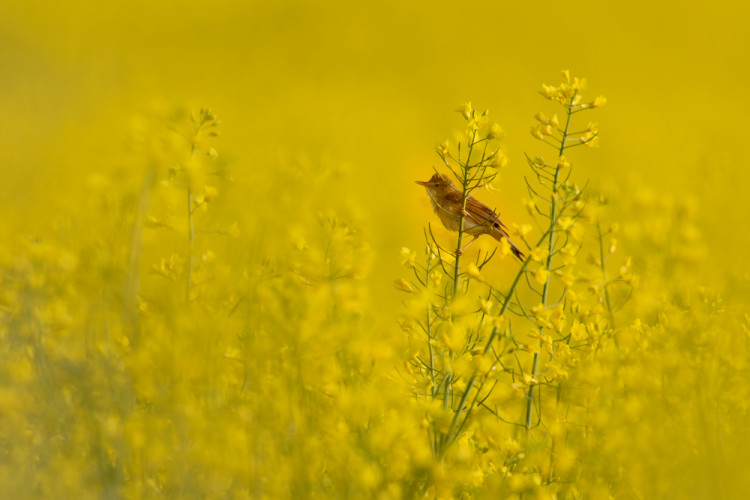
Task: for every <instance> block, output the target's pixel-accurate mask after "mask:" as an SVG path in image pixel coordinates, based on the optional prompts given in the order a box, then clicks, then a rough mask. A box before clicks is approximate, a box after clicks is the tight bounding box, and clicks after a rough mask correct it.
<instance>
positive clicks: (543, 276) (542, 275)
mask: <svg viewBox="0 0 750 500" xmlns="http://www.w3.org/2000/svg"><path fill="white" fill-rule="evenodd" d="M548 277H549V271H547V270H546V269H545V268H543V267H540V268H539V269H537V270H536V271H535V272H534V279H535V280H536V281H537V282H538V283H540V284H542V285H544V284H546V283H547V278H548Z"/></svg>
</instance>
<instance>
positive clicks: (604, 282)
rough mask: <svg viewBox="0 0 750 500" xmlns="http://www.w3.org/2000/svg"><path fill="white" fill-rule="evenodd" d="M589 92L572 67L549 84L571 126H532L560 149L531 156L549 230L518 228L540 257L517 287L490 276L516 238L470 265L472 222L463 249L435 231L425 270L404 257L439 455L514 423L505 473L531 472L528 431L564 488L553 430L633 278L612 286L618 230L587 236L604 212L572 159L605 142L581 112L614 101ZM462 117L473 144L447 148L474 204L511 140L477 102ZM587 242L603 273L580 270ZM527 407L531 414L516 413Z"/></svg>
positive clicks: (539, 217)
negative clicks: (484, 429)
mask: <svg viewBox="0 0 750 500" xmlns="http://www.w3.org/2000/svg"><path fill="white" fill-rule="evenodd" d="M584 88H585V81H584V80H582V79H579V78H571V76H570V74H569V72H567V71H564V72H563V82H562V83H561V84H560V85H558V86H549V85H544V86H543V87H542V90H541V94H542V95H543V96H544V97H545V98H546V99H548V100H551V101H553V102H557V103H559V104H560V106H561V107H562V114H560V116H561V117H562V118H560V116H558V114H553V115H552V116H551V117H549V118H548V117H547V116H546V115H544V114H542V113H538V114H537V115H536V117H535V118H536V120H537V122H538V123H537V124H536V125H535V126H534V127H532V129H531V133H532V135H533V136H534V137H536V138H537V139H539V140H540V141H542V142H543V143H545V144H546V145H548V146H550V147H551V148H553V150H554V160H553V161H551V162H548V161H547V160H545V159H544V158H543V157H542V156H539V157H533V158H532V157H530V156H527V157H526V160H527V163H528V166H529V167H530V169H531V175H528V176H526V177H525V182H526V187H527V189H528V192H529V197H530V199H529V200H528V201H526V202H525V204H526V208H527V209H528V212H529V214H530V215H532V216H533V217H534V219H535V221H536V225H537V227H538V228H539V234H538V236H536V237H533V236H532V226H530V225H525V224H521V225H519V224H512V225H511V233H512V234H513V238H514V239H517V240H518V241H520V242H523V244H524V245H525V246H526V248H527V249H528V258H526V259H525V260H523V261H522V263H521V264H520V268H519V270H518V272H517V273H516V275H515V277H514V278H513V279H512V280H511V282H510V284H509V285H503V284H493V283H490V282H489V280H488V279H487V278H486V277H485V276H484V273H483V272H482V270H483V268H484V267H485V266H486V265H487V264H488V263H489V261H490V260H491V259H492V257H493V256H494V255H496V254H497V250H499V251H500V252H499V255H501V256H507V255H509V254H510V245H509V244H508V243H507V242H506V241H505V240H501V241H500V242H499V243H500V244H499V246H498V249H496V251H495V252H491V253H489V254H485V255H483V254H482V251H481V250H480V252H479V253H478V255H477V257H476V260H475V261H473V262H472V263H470V264H468V265H466V264H465V262H463V260H464V259H466V256H465V255H464V254H463V252H462V249H463V248H464V247H463V243H464V242H463V240H464V234H465V232H466V231H465V226H464V222H465V221H464V218H463V217H462V218H461V220H460V224H459V227H458V231H457V233H458V234H457V236H456V239H455V247H453V246H452V245H450V246H449V247H446V246H445V245H444V244H442V243H440V241H439V240H438V238H436V237H435V235H434V233H433V231H432V229H431V228H428V230H427V231H425V233H426V235H427V259H426V262H425V264H420V263H417V261H416V255H415V254H414V253H413V252H411V251H409V250H407V249H404V250H403V251H402V253H403V256H404V263H405V264H406V265H407V266H408V267H411V268H412V269H413V270H414V277H415V279H414V280H412V281H411V282H405V281H403V280H402V282H401V283H400V288H401V289H402V290H405V291H408V292H409V293H410V294H412V295H413V296H414V300H413V301H412V302H410V304H412V305H414V306H415V307H414V308H413V309H412V310H413V311H418V310H420V309H421V311H422V313H421V314H420V315H416V314H415V315H414V316H412V321H406V322H405V328H406V329H407V330H409V331H411V332H412V334H413V337H412V339H413V341H414V344H413V352H414V356H413V358H412V359H411V360H410V363H409V368H410V371H411V372H412V374H413V375H415V381H416V384H417V385H416V394H417V395H418V396H419V397H420V398H423V400H424V401H425V402H427V403H428V404H426V408H427V411H428V420H429V421H430V422H431V427H430V430H431V439H432V443H433V452H434V454H435V456H437V457H444V456H445V454H446V453H447V452H448V451H449V448H450V446H451V445H452V444H454V443H455V442H456V441H458V440H460V439H465V438H466V436H475V437H474V439H477V437H476V434H475V429H474V430H472V422H476V423H477V424H476V425H479V424H478V422H481V421H483V419H484V417H483V415H489V416H491V417H492V418H494V419H496V421H497V422H501V423H503V425H506V426H507V431H506V432H508V442H507V443H506V446H507V448H508V452H507V453H508V455H507V456H508V457H509V458H508V461H507V462H506V463H505V465H504V467H506V474H507V475H508V476H510V475H511V474H512V473H513V472H514V471H516V470H527V467H526V466H523V467H522V466H521V465H520V463H521V461H522V460H521V457H523V456H524V455H525V454H524V453H522V452H521V450H522V449H523V446H524V445H523V444H522V443H518V442H517V441H516V439H521V435H520V434H519V433H518V431H519V430H523V431H525V433H524V435H526V436H528V438H527V441H526V442H527V446H533V447H538V446H539V443H544V442H546V443H547V447H548V453H549V457H550V458H549V460H548V461H547V464H546V465H545V466H544V467H542V466H541V465H538V466H537V470H538V471H539V470H542V469H544V470H545V474H544V476H545V477H546V480H547V481H553V480H555V479H554V478H555V476H554V472H553V471H554V467H555V464H556V459H555V458H554V457H556V456H557V455H558V454H559V452H560V450H559V449H556V448H555V447H556V446H557V442H558V440H557V434H556V433H554V432H552V431H550V430H549V429H550V427H549V425H550V424H548V423H544V422H545V421H546V420H549V419H555V418H561V417H560V413H559V409H555V408H554V407H556V406H559V405H560V404H564V400H565V395H564V394H563V392H562V387H563V386H562V382H564V381H565V380H566V379H567V378H568V375H569V371H570V370H571V369H574V368H575V367H576V366H577V364H578V360H579V357H580V355H581V353H584V352H596V351H597V350H598V349H600V348H602V346H604V345H605V344H606V341H607V339H608V338H610V337H611V336H612V335H613V324H614V312H615V309H614V307H613V304H612V302H613V300H612V298H611V297H610V294H609V292H608V288H609V285H611V284H612V283H613V282H614V281H616V280H621V278H622V276H625V275H627V272H624V271H623V270H621V272H620V273H618V274H617V277H616V278H613V279H611V280H608V279H607V276H608V273H607V269H606V257H608V256H609V254H611V253H612V252H613V251H614V247H615V245H614V242H611V244H610V252H609V253H607V254H606V255H605V251H604V248H605V242H604V239H605V237H607V236H608V235H609V234H610V231H609V230H605V231H602V230H601V229H600V230H599V231H598V233H593V231H587V229H586V228H587V227H588V225H589V224H590V223H591V222H592V221H593V218H592V216H591V212H592V209H591V207H590V206H589V205H590V204H589V203H588V202H587V198H586V196H585V193H584V192H585V187H584V188H581V187H579V186H578V185H577V184H576V183H575V182H574V181H573V180H572V170H573V168H572V163H571V161H570V160H569V159H568V156H569V155H568V152H569V150H571V149H573V148H577V147H579V146H587V147H593V146H595V145H596V144H597V141H598V128H597V126H596V124H593V123H589V124H588V125H586V126H583V127H582V126H580V125H579V120H577V117H576V115H578V114H579V113H581V112H584V111H589V110H592V109H595V108H598V107H600V106H602V105H603V104H604V103H605V102H606V100H605V99H604V98H603V97H597V98H596V99H593V100H591V101H585V100H584V99H583V97H582V91H583V90H584ZM460 111H461V113H462V115H463V117H464V119H465V120H466V122H467V124H468V131H467V134H466V141H465V142H464V143H459V144H458V145H457V146H456V150H455V152H453V151H451V150H450V149H449V148H448V146H447V145H445V144H444V145H441V146H439V147H438V155H439V156H440V158H441V160H442V161H443V164H444V165H445V167H446V168H448V169H449V170H450V172H451V173H452V174H453V176H454V177H455V178H456V180H457V187H458V189H459V190H460V191H461V193H462V208H465V206H466V200H467V199H468V196H470V194H471V193H472V192H474V191H475V190H476V189H478V188H479V187H481V186H485V185H487V184H488V183H489V182H491V181H492V180H493V179H494V178H495V176H496V175H497V171H496V168H497V167H499V166H501V165H504V164H505V163H506V162H507V160H506V158H505V157H504V156H503V155H502V153H500V151H499V149H497V148H496V147H490V142H491V141H492V140H494V139H496V138H497V137H499V136H500V135H501V130H500V127H499V126H497V125H493V126H491V127H490V128H489V131H486V129H485V128H483V127H486V123H485V121H486V113H484V114H482V115H477V113H476V111H475V110H473V109H472V107H471V105H470V104H467V105H465V106H464V107H462V108H461V110H460ZM488 151H489V153H488ZM597 224H599V223H598V222H597ZM597 227H601V226H597ZM587 234H589V235H592V236H593V237H594V238H595V239H596V240H597V245H596V252H597V253H598V254H599V258H598V259H594V260H595V261H596V263H597V267H596V270H597V272H598V273H599V274H598V275H596V276H593V275H591V273H586V272H583V271H581V270H579V269H577V268H576V262H577V255H578V253H579V252H581V251H582V249H584V248H586V249H588V244H587V243H586V242H585V241H584V236H585V235H587ZM453 248H455V251H453V250H452V249H453ZM592 248H593V247H592ZM592 258H593V257H592ZM446 278H447V279H446ZM472 283H474V286H472ZM605 311H606V313H607V314H605ZM571 319H572V321H571ZM524 325H526V326H524ZM524 331H526V332H529V334H528V335H527V334H525V333H523V332H524ZM421 342H423V343H424V344H423V345H424V346H425V347H422V346H420V343H421ZM420 379H421V380H422V382H420ZM546 394H548V395H549V397H550V398H551V401H552V403H551V404H550V405H549V406H550V407H552V409H551V410H548V411H549V412H551V413H550V415H549V417H543V413H542V401H543V397H546V396H545V395H546ZM514 395H515V396H514ZM517 396H520V398H519V397H517ZM516 409H517V410H518V411H519V412H520V418H519V417H514V416H513V414H514V411H515V410H516ZM480 410H481V411H480ZM565 411H567V410H565ZM551 421H552V420H550V422H551ZM543 423H544V424H543ZM540 424H543V425H541V429H542V430H543V433H542V434H541V435H539V436H536V437H532V436H531V435H530V433H531V431H532V430H533V429H535V428H537V427H539V426H540ZM522 441H524V440H522Z"/></svg>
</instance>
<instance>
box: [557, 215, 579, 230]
mask: <svg viewBox="0 0 750 500" xmlns="http://www.w3.org/2000/svg"><path fill="white" fill-rule="evenodd" d="M574 222H575V221H574V220H573V219H572V218H571V217H560V218H559V219H557V224H556V227H557V229H560V230H561V231H565V230H567V229H568V228H570V227H571V226H572V225H573V224H574Z"/></svg>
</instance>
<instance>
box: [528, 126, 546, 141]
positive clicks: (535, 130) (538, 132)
mask: <svg viewBox="0 0 750 500" xmlns="http://www.w3.org/2000/svg"><path fill="white" fill-rule="evenodd" d="M531 135H532V136H533V137H535V138H536V139H539V140H540V141H541V140H544V134H543V133H542V126H541V125H537V126H536V127H531Z"/></svg>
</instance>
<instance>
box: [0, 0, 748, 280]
mask: <svg viewBox="0 0 750 500" xmlns="http://www.w3.org/2000/svg"><path fill="white" fill-rule="evenodd" d="M747 10H748V9H747V7H746V6H744V5H740V4H737V3H736V2H730V1H721V2H719V3H714V4H711V5H710V6H709V5H707V4H705V3H704V2H679V3H678V2H646V1H635V2H628V3H627V4H622V3H617V4H606V3H602V2H594V1H582V2H576V3H574V4H566V3H561V2H535V3H532V4H522V3H520V2H478V3H475V4H472V7H471V8H470V9H468V8H465V7H462V6H459V5H458V4H456V3H455V2H421V3H418V2H308V1H295V2H276V1H275V2H229V1H219V2H214V3H213V4H211V5H210V6H209V5H208V4H206V3H205V2H197V1H180V2H177V1H160V2H147V1H129V2H106V3H105V4H102V3H101V2H93V1H77V2H72V3H70V2H66V3H58V2H46V1H26V2H10V3H6V5H5V7H4V14H3V16H2V19H1V20H0V36H1V37H2V45H3V51H2V55H0V67H2V74H3V78H2V81H0V86H2V90H1V91H0V105H2V109H3V119H2V124H1V125H0V141H2V144H3V145H4V147H3V148H2V150H1V151H0V162H2V165H3V168H2V170H1V171H0V176H1V177H0V186H1V187H0V189H1V190H2V191H0V194H1V195H2V196H1V198H2V202H0V203H2V207H3V210H4V211H5V212H6V213H7V214H8V215H7V216H6V217H8V218H11V219H15V220H19V221H20V222H21V225H22V226H23V225H28V224H29V223H30V222H29V219H32V220H33V219H37V218H45V217H46V216H47V215H48V214H49V212H48V211H49V210H52V207H54V206H55V203H56V199H58V198H61V197H63V198H64V197H74V196H78V195H79V194H80V193H81V190H82V187H81V186H83V185H84V179H85V178H86V177H87V176H88V175H90V174H91V173H92V172H94V171H96V172H101V173H105V174H106V173H107V172H108V171H110V170H111V169H113V168H115V167H117V166H118V165H117V163H118V161H119V160H118V157H119V156H121V155H122V149H123V146H122V144H123V143H124V139H125V137H126V136H127V134H128V131H129V127H130V126H131V120H132V118H133V117H134V116H136V115H138V114H139V113H141V112H143V111H144V110H147V109H149V107H150V106H152V105H153V102H155V101H156V102H158V101H165V100H166V101H168V102H170V103H172V102H175V103H183V102H188V103H191V104H194V105H195V106H211V107H212V108H213V109H214V110H215V111H216V112H217V114H218V115H219V116H220V117H221V118H222V119H223V121H224V130H223V133H224V137H223V138H222V140H221V141H220V148H221V150H222V152H225V153H226V154H229V155H231V160H230V161H231V169H232V170H233V172H234V173H235V176H236V177H237V178H238V179H242V178H243V173H244V172H247V171H251V170H253V169H266V168H274V165H275V164H278V162H279V157H284V158H290V159H291V160H290V161H294V159H295V158H296V157H298V156H300V155H302V156H305V157H307V158H310V159H311V161H313V162H315V161H319V159H320V158H323V157H325V158H330V159H332V160H333V161H336V162H340V163H341V164H343V165H346V166H347V167H348V173H349V175H348V176H347V177H346V180H345V181H343V182H344V184H343V192H344V193H346V194H342V192H337V193H335V195H336V196H348V197H350V198H351V199H353V200H358V201H360V202H364V203H362V206H364V207H366V208H365V209H364V213H363V214H361V215H362V217H365V218H366V221H367V222H366V224H365V227H366V228H367V230H368V232H369V235H368V239H369V240H370V241H371V242H372V244H373V247H374V249H375V250H376V261H375V265H376V266H378V267H379V268H381V269H383V270H384V271H383V272H382V273H380V272H379V273H378V277H379V278H382V279H383V283H373V286H374V287H375V289H377V290H380V291H381V292H383V291H384V290H385V287H386V286H389V285H386V283H390V282H389V279H390V278H391V277H392V276H393V275H395V274H397V272H398V271H397V270H396V267H395V266H396V265H397V264H398V262H397V257H396V256H397V253H398V248H399V247H400V246H401V245H407V246H412V247H413V246H419V245H421V231H420V228H421V226H422V225H423V223H424V221H425V219H426V218H427V217H430V215H429V207H428V206H427V203H426V199H425V196H423V193H422V191H421V190H420V189H418V188H416V186H415V185H414V184H413V182H412V181H413V180H415V179H421V178H424V177H426V176H427V175H428V174H429V173H430V171H431V167H432V166H433V165H437V161H436V160H437V157H436V155H435V154H434V152H433V148H434V145H435V144H436V143H438V142H440V141H442V140H443V139H446V138H449V137H451V134H452V131H453V130H455V129H458V128H459V127H460V126H461V123H460V120H459V119H458V118H459V117H458V116H457V115H455V114H453V110H454V109H455V107H456V106H457V105H458V104H460V103H462V102H464V101H469V100H470V101H472V102H473V103H474V105H475V106H476V107H477V108H479V109H484V108H488V109H490V110H491V112H492V116H493V118H494V120H497V121H498V122H499V123H501V124H502V125H503V127H504V128H505V129H506V130H507V138H506V141H505V142H506V145H507V148H508V150H507V153H508V155H509V157H510V159H511V164H510V165H509V166H508V167H507V169H506V170H505V172H504V173H503V178H502V180H501V181H500V182H498V183H496V184H497V187H498V188H499V190H500V192H499V193H498V194H496V195H494V198H493V197H492V195H488V196H485V199H486V200H487V201H488V203H490V204H493V205H496V206H498V207H499V209H500V210H501V211H502V212H503V214H508V215H505V217H506V218H508V217H509V218H511V219H513V218H516V217H521V215H520V212H521V210H520V208H519V207H520V203H519V202H520V198H521V197H522V196H523V195H524V192H523V184H522V181H521V175H522V174H523V173H525V169H526V167H525V164H524V162H523V156H522V154H523V153H524V152H529V153H531V154H535V153H536V154H539V153H540V152H541V150H540V148H539V144H537V143H535V141H534V139H533V138H531V137H530V135H529V134H528V127H529V125H530V124H531V122H532V116H533V114H534V113H535V112H536V111H538V110H545V105H546V103H544V102H543V101H541V100H540V98H539V96H538V94H536V92H535V90H536V89H538V88H539V85H540V83H541V82H548V83H554V82H556V81H557V80H558V79H559V70H560V69H566V68H567V69H570V70H571V72H572V73H573V74H575V75H580V76H585V77H587V79H588V81H589V85H590V87H592V91H593V92H595V93H597V94H604V95H606V96H607V98H608V99H609V103H608V105H607V107H606V108H604V109H603V110H602V111H601V112H600V113H599V114H598V116H597V118H598V120H599V122H600V127H601V130H602V133H601V145H602V147H601V148H600V149H599V150H596V151H595V152H594V154H592V155H591V156H589V157H588V158H587V160H586V161H583V162H580V164H579V165H577V167H578V168H580V169H582V170H579V178H586V177H589V178H591V179H592V182H593V184H594V186H596V187H604V188H605V189H608V188H609V187H611V186H614V185H616V186H621V187H624V186H627V185H629V184H627V182H629V181H632V180H633V179H637V181H636V185H638V186H641V187H642V188H645V187H650V188H651V189H652V190H653V192H654V194H655V195H656V196H661V195H672V196H674V197H677V198H682V197H695V198H696V200H697V202H698V207H699V216H698V221H699V222H700V229H701V230H702V231H703V232H704V234H705V236H706V240H707V241H708V242H709V244H710V252H711V253H712V254H713V255H715V256H717V257H716V261H717V262H728V261H732V262H735V263H739V264H735V265H732V266H729V267H730V268H731V269H732V271H733V273H736V274H737V275H738V276H741V275H742V274H743V273H746V272H747V264H746V263H745V262H744V258H743V257H744V254H745V250H744V248H743V243H744V241H745V240H746V238H745V237H743V236H742V231H741V230H740V228H742V227H743V223H744V221H746V220H747V219H748V217H750V204H748V203H747V202H746V200H744V199H742V198H741V196H742V194H743V191H745V190H744V188H743V186H745V185H746V184H747V181H748V180H749V177H750V176H749V175H748V173H747V171H748V169H747V168H746V167H745V161H744V159H746V158H747V157H748V151H747V141H746V138H747V137H748V132H750V122H749V121H748V120H747V116H748V111H750V109H749V108H750V104H749V103H750V99H748V98H747V95H748V93H747V91H748V79H749V78H750V69H748V66H747V64H744V60H745V59H746V49H747V47H749V46H750V35H749V34H748V30H747V29H746V26H745V24H746V23H745V22H744V20H746V19H747V14H748V12H747ZM623 189H625V188H623ZM623 194H624V195H625V196H627V195H628V193H627V192H624V193H623ZM247 208H248V210H253V208H252V207H249V206H248V207H247ZM21 214H28V215H24V216H23V217H22V216H21ZM383 220H387V221H388V223H387V224H385V223H383V222H381V221H383ZM737 271H741V272H737ZM735 284H737V283H735Z"/></svg>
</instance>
